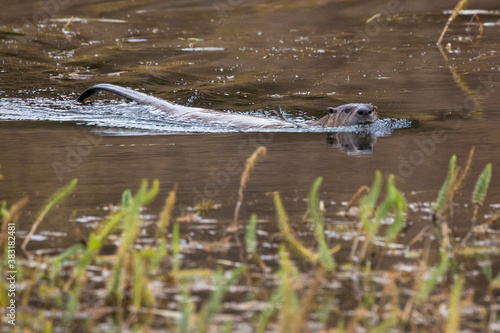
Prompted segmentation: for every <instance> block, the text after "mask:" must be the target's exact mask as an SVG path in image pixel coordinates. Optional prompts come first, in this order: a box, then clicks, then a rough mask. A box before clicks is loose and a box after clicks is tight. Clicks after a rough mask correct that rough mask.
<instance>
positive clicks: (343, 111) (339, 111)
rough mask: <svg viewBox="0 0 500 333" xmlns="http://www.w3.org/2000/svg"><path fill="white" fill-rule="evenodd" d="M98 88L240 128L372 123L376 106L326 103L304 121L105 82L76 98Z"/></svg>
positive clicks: (178, 114) (191, 117)
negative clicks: (184, 101) (320, 113)
mask: <svg viewBox="0 0 500 333" xmlns="http://www.w3.org/2000/svg"><path fill="white" fill-rule="evenodd" d="M100 91H107V92H110V93H113V94H115V95H118V96H121V97H124V98H125V99H127V100H130V101H134V102H136V103H138V104H143V105H150V106H152V107H154V108H157V109H159V110H162V111H164V112H166V113H168V114H169V115H172V116H174V117H176V118H179V119H182V120H198V121H203V122H208V123H211V124H218V125H223V126H234V127H239V128H301V127H306V126H321V127H338V126H347V125H355V124H364V123H371V122H373V121H375V120H376V119H377V118H378V115H377V107H376V106H373V105H371V104H363V103H351V104H345V105H341V106H338V107H336V108H333V107H329V108H328V109H327V115H326V116H324V117H323V118H321V119H319V120H317V121H310V122H308V123H307V125H306V124H297V123H294V122H291V121H287V120H279V119H270V118H264V117H258V116H252V115H246V114H238V113H226V112H221V111H214V110H207V109H202V108H196V107H188V106H183V105H178V104H174V103H170V102H167V101H165V100H162V99H160V98H156V97H153V96H149V95H146V94H144V93H141V92H138V91H135V90H131V89H127V88H123V87H120V86H115V85H113V84H106V83H102V84H96V85H94V86H92V87H90V88H88V89H87V90H85V91H84V92H83V93H82V94H81V95H80V97H78V99H77V102H80V103H81V102H83V101H84V100H85V99H86V98H87V97H90V96H92V95H93V94H95V93H97V92H100Z"/></svg>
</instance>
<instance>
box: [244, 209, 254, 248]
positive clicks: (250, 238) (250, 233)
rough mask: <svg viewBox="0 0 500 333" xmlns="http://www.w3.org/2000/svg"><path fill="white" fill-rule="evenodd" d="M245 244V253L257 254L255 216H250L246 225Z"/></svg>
mask: <svg viewBox="0 0 500 333" xmlns="http://www.w3.org/2000/svg"><path fill="white" fill-rule="evenodd" d="M245 244H246V245H247V252H248V253H251V254H254V255H255V254H256V252H257V215H256V214H252V216H251V217H250V222H249V223H248V226H247V229H246V232H245Z"/></svg>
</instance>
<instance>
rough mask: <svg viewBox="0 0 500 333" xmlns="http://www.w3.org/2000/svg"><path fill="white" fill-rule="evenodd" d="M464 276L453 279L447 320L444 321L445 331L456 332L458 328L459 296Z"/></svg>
mask: <svg viewBox="0 0 500 333" xmlns="http://www.w3.org/2000/svg"><path fill="white" fill-rule="evenodd" d="M464 282H465V278H464V276H459V277H458V278H457V279H455V283H454V284H453V288H452V289H451V295H450V303H449V305H448V322H447V323H446V333H456V332H458V331H459V330H460V298H461V295H462V288H463V286H464Z"/></svg>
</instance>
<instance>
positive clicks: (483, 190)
mask: <svg viewBox="0 0 500 333" xmlns="http://www.w3.org/2000/svg"><path fill="white" fill-rule="evenodd" d="M471 159H472V153H471V154H470V158H469V160H468V162H467V163H466V167H465V168H463V169H462V170H461V171H460V170H459V168H458V167H457V164H456V157H452V158H451V160H450V163H449V168H448V172H447V175H446V180H445V181H444V183H443V186H442V188H441V190H440V191H439V195H438V197H437V200H436V203H435V205H434V206H433V207H434V214H433V216H434V217H435V221H438V222H439V223H441V224H442V225H448V224H449V223H451V221H452V218H453V216H452V214H451V211H452V209H451V207H452V206H453V205H454V202H455V201H457V200H459V198H460V196H459V194H460V191H458V189H459V188H461V187H462V186H463V184H464V183H465V180H466V178H467V177H466V176H467V174H468V173H469V170H470V166H471ZM491 179H492V166H491V164H488V165H487V166H486V167H485V168H484V170H483V171H482V172H481V174H480V175H479V177H478V179H477V181H476V183H475V186H474V190H473V193H472V196H471V199H470V202H471V203H472V207H473V208H474V213H473V216H474V219H476V220H478V221H477V222H478V223H477V226H483V228H487V227H489V226H490V223H486V222H484V221H482V219H481V216H479V214H478V212H477V210H478V209H479V207H483V206H484V207H483V208H482V209H486V208H485V207H486V206H485V205H484V203H485V200H486V195H487V192H488V188H489V185H490V182H491ZM322 182H323V179H322V178H321V177H319V178H317V179H316V181H315V182H314V183H313V185H312V187H311V189H310V191H309V194H308V204H307V206H304V210H307V212H308V213H309V217H310V219H309V221H310V224H304V223H302V224H300V223H294V226H295V227H294V229H292V227H291V224H292V223H293V222H295V221H294V219H295V217H294V216H289V215H288V214H287V212H286V210H285V206H284V203H283V202H282V200H281V196H280V195H279V193H278V192H274V193H273V201H274V209H275V213H276V218H275V220H272V221H276V222H277V226H276V229H278V230H279V232H280V237H277V238H276V237H275V236H274V235H273V236H271V235H269V234H268V232H267V231H264V230H259V229H261V228H263V227H264V226H265V227H266V228H269V227H270V224H269V223H268V224H265V225H264V224H261V223H258V222H260V221H262V220H259V221H258V220H257V216H256V215H255V214H253V215H252V216H251V217H250V220H249V223H248V225H247V226H246V232H245V242H244V244H239V243H238V242H236V241H234V240H230V239H229V240H228V239H226V238H223V242H226V243H229V244H230V246H229V248H230V250H229V251H228V254H229V257H228V256H227V254H226V253H219V254H215V256H219V257H218V258H217V257H216V258H215V260H213V263H223V265H224V266H223V265H218V264H210V265H208V264H207V266H209V267H210V268H198V267H194V268H193V265H192V262H191V261H190V260H189V258H190V256H189V255H192V253H191V254H190V251H192V248H190V247H189V244H188V242H189V238H190V237H192V234H193V233H194V232H193V231H186V229H189V225H185V224H183V225H181V224H180V223H179V222H176V223H172V224H171V223H170V220H171V219H172V214H173V208H174V205H175V199H176V191H177V188H176V187H174V189H173V190H172V191H171V192H170V193H169V195H168V197H167V198H166V199H165V201H164V206H163V208H162V209H161V210H160V211H159V214H158V219H157V224H156V230H153V233H152V234H153V235H154V237H153V238H152V241H151V242H150V243H149V245H143V244H141V246H139V244H138V240H139V231H140V230H141V229H142V227H143V225H144V224H143V221H142V218H141V213H140V212H141V211H142V210H144V209H145V208H146V207H147V206H148V205H149V204H150V203H151V202H153V200H154V199H155V198H156V197H157V195H158V193H159V183H158V182H157V181H153V183H152V184H149V183H148V182H147V181H146V180H144V181H142V183H141V185H140V186H139V188H138V190H137V191H136V192H135V193H133V192H132V191H130V190H126V191H124V193H123V195H122V198H121V203H120V205H119V206H117V209H116V210H114V211H113V212H112V213H111V214H110V216H108V217H107V218H106V219H105V220H103V221H102V223H101V225H100V226H99V228H97V229H96V230H94V231H93V232H91V233H90V235H89V236H88V238H87V239H86V242H85V243H84V244H75V245H73V246H71V247H69V248H68V249H67V250H66V251H64V252H63V253H61V254H59V255H57V256H53V257H44V256H38V257H37V258H36V260H30V259H22V258H20V259H19V262H18V265H17V267H16V269H17V271H18V274H17V278H18V285H19V290H18V292H19V293H20V294H19V296H20V297H19V298H18V299H19V300H20V306H21V307H22V309H23V310H24V309H27V310H29V311H20V312H23V314H22V316H20V317H19V318H20V319H19V322H18V324H19V325H18V327H19V329H21V330H23V331H46V332H49V331H56V330H57V331H72V330H73V328H74V327H79V328H80V329H81V330H82V331H87V332H94V331H102V329H101V327H102V326H100V325H102V324H103V323H106V325H108V326H106V327H107V330H108V331H137V332H147V331H154V330H157V329H158V328H159V327H160V328H161V329H170V330H172V331H178V332H186V333H187V332H210V331H218V332H219V331H220V332H230V331H237V330H238V327H240V326H238V325H241V322H246V324H247V325H251V326H250V327H251V329H252V330H254V331H256V332H267V331H279V332H292V333H294V332H304V331H307V330H312V329H311V327H313V328H314V330H318V331H321V330H323V331H336V332H359V331H370V332H391V331H393V332H401V331H409V332H410V331H411V332H417V331H429V332H430V331H444V332H450V333H451V332H458V331H460V329H463V328H464V327H466V326H467V325H469V323H468V322H467V320H466V319H464V318H463V316H464V312H463V311H462V310H461V309H462V306H461V305H462V304H463V302H464V298H465V290H467V289H470V288H472V287H473V286H474V285H473V284H472V283H473V281H470V280H469V279H470V276H471V275H470V274H469V271H468V269H469V267H470V265H471V263H476V264H477V265H478V266H480V267H481V269H477V272H482V274H483V275H484V277H485V280H486V281H488V283H489V285H488V286H487V288H486V285H485V288H486V289H487V291H486V293H487V294H488V295H489V297H490V298H489V300H490V304H489V306H490V307H489V308H488V309H489V310H488V311H486V310H485V311H482V312H478V313H481V315H482V314H484V316H488V317H480V316H481V315H477V316H476V317H475V319H474V320H475V321H474V322H477V323H478V324H477V327H479V330H480V331H487V329H488V325H493V324H494V323H495V320H496V319H495V318H496V310H495V309H496V307H497V305H496V298H495V296H494V295H495V292H496V291H497V290H499V289H500V282H499V281H500V278H499V277H500V274H499V273H498V272H497V271H495V269H496V265H491V262H492V261H493V260H498V257H499V256H500V252H498V249H496V247H486V246H484V245H481V246H478V245H477V244H476V243H475V241H472V242H469V238H467V237H464V239H463V240H462V243H461V247H455V248H450V247H449V246H444V244H445V243H444V242H443V238H445V237H446V238H449V236H448V232H447V231H446V230H444V228H443V227H441V228H437V229H436V230H435V231H433V230H432V229H425V223H420V224H418V223H415V224H414V225H413V226H414V227H415V228H422V230H425V232H422V236H421V237H422V239H423V240H424V244H423V246H421V247H416V248H413V249H411V251H410V248H409V247H410V246H408V245H406V244H404V243H402V241H403V240H404V237H403V236H404V234H403V232H404V231H405V230H406V229H405V228H406V227H407V223H408V220H409V213H408V203H407V200H406V198H405V196H404V195H403V193H402V192H400V191H399V190H398V189H397V187H396V185H395V183H394V177H393V176H389V177H388V178H387V179H386V180H385V181H384V179H383V177H382V173H381V172H380V171H376V172H375V175H374V180H373V183H372V185H371V187H370V188H368V187H366V189H368V190H363V191H361V192H359V193H360V194H359V195H357V196H355V198H356V200H351V201H353V202H352V203H351V204H352V205H353V206H354V205H355V204H356V202H355V201H357V205H358V216H357V218H356V220H355V221H353V222H352V223H353V224H355V226H354V227H352V228H351V229H349V230H348V232H347V234H350V235H353V236H352V238H350V239H349V238H347V240H343V239H341V238H342V232H338V231H336V230H337V229H336V227H337V226H336V223H337V222H338V218H337V217H336V216H337V215H335V214H334V212H332V211H328V210H324V209H323V207H322V205H321V201H320V188H321V185H322ZM74 185H76V182H75V183H74V184H73V183H70V184H69V185H67V186H65V187H63V188H62V189H61V190H60V191H58V192H57V193H56V195H54V196H52V197H51V200H49V201H48V203H50V202H56V201H57V202H62V200H63V199H64V197H66V196H67V195H68V194H69V193H70V192H71V191H73V190H74ZM384 185H385V195H382V193H383V191H382V190H383V189H384ZM362 192H365V193H366V194H365V195H362V196H361V193H362ZM323 195H324V194H322V196H323ZM328 195H329V194H328ZM328 195H326V196H325V197H328ZM27 201H28V199H27V198H23V199H22V200H20V201H19V202H18V203H16V204H14V205H12V206H11V207H8V206H7V204H6V203H5V202H4V203H2V206H1V207H0V217H1V219H2V230H4V228H5V225H7V224H8V223H14V222H15V221H16V220H17V219H18V218H19V216H20V212H21V210H22V208H23V206H24V205H25V204H26V202H27ZM47 207H49V206H48V204H47V206H45V208H47ZM54 207H55V205H54V204H51V205H50V208H52V209H53V208H54ZM45 208H44V209H42V210H41V211H42V212H43V214H45V215H47V214H48V213H50V209H48V208H47V209H45ZM43 216H44V215H42V219H43ZM272 221H270V222H272ZM181 226H182V227H181ZM476 229H477V228H476V226H474V225H471V230H470V231H469V234H470V235H473V236H475V235H476V233H478V232H479V231H478V230H476ZM327 231H328V232H327ZM327 235H328V237H327ZM487 235H488V237H490V238H491V239H492V240H496V238H497V236H495V235H496V234H495V233H494V232H493V230H492V231H491V232H490V233H489V234H487ZM111 236H113V237H111ZM5 237H6V236H5V234H3V233H2V235H0V242H1V244H2V248H1V249H0V251H1V254H2V260H1V261H0V266H1V267H0V268H2V269H3V270H4V269H5V267H6V266H5V259H6V254H5V253H6V244H7V243H6V238H5ZM221 237H225V235H223V236H221ZM470 237H472V236H470ZM483 237H485V236H483ZM435 238H438V239H440V240H439V241H438V242H436V241H433V239H435ZM112 239H116V240H118V241H117V242H114V243H113V242H112ZM276 239H280V240H281V241H280V244H278V243H276V241H275V240H276ZM184 240H186V241H184ZM112 244H117V245H115V250H114V251H112V252H111V253H103V251H102V250H103V248H104V246H108V247H109V246H111V245H112ZM412 244H414V243H412ZM243 246H244V247H245V248H244V249H241V248H240V247H243ZM405 246H406V247H405ZM411 246H413V245H411ZM339 247H343V248H341V249H340V250H339ZM394 247H395V248H400V249H403V250H401V251H400V253H398V252H397V251H392V252H391V248H394ZM437 248H439V251H438V252H437V251H434V249H437ZM349 249H350V254H351V256H350V257H349V256H348V254H347V252H348V250H349ZM242 250H244V251H246V253H247V254H248V255H249V256H250V257H251V258H253V259H254V260H253V261H249V262H250V264H248V265H245V264H243V263H242V262H238V261H237V260H229V259H227V258H232V257H230V256H231V255H234V254H235V253H238V252H241V251H242ZM198 251H200V252H199V253H202V255H203V256H206V258H207V259H208V258H209V257H210V256H211V255H212V254H210V255H209V252H210V251H208V250H207V249H205V250H198ZM436 252H437V254H436ZM334 253H335V256H334ZM342 254H343V256H342ZM272 256H276V259H270V258H272ZM349 259H351V260H349ZM375 259H378V260H375ZM211 260H212V259H210V260H207V263H208V261H211ZM201 261H203V260H201ZM395 263H396V264H395ZM397 264H402V265H404V266H409V267H412V269H411V270H401V269H399V268H398V266H397ZM227 265H230V266H232V267H231V268H230V269H228V268H227ZM485 265H489V267H483V266H485ZM96 268H97V269H98V270H100V271H101V272H102V277H105V279H104V281H103V282H102V283H101V284H102V285H101V286H99V282H97V283H96V282H95V281H93V279H92V278H91V276H92V275H91V274H94V273H93V272H95V271H96ZM242 276H245V277H246V283H243V282H242V281H241V280H243V279H242V278H241V277H242ZM249 281H250V282H249ZM104 283H105V285H104ZM200 286H208V287H207V288H206V289H204V290H203V291H202V292H201V293H200V292H199V291H198V288H199V287H200ZM8 287H9V286H8V284H7V283H6V282H5V281H1V282H0V305H1V306H2V307H5V306H6V305H7V304H8V302H9V300H8V298H7V297H6V295H7V293H6V292H7V290H8ZM96 288H98V289H99V290H100V292H99V293H96V292H95V289H96ZM476 291H477V292H478V294H480V293H481V292H482V291H481V290H479V289H478V290H476ZM481 295H482V294H481ZM468 302H469V303H470V302H472V301H471V300H469V301H468ZM478 306H479V305H478ZM44 307H50V308H51V309H52V310H51V311H52V312H51V313H54V315H53V316H52V317H51V318H49V319H48V320H45V315H46V314H47V313H48V312H47V311H45V309H44ZM240 307H241V308H243V309H245V308H246V309H247V310H236V308H240ZM438 308H439V309H440V313H444V312H443V311H445V312H446V315H440V316H437V315H434V314H435V313H437V310H436V309H438ZM238 311H240V312H238ZM465 315H467V314H465ZM478 316H479V317H478ZM84 318H86V319H84ZM492 323H493V324H492ZM467 327H469V326H467ZM477 327H476V328H477ZM490 327H492V326H490Z"/></svg>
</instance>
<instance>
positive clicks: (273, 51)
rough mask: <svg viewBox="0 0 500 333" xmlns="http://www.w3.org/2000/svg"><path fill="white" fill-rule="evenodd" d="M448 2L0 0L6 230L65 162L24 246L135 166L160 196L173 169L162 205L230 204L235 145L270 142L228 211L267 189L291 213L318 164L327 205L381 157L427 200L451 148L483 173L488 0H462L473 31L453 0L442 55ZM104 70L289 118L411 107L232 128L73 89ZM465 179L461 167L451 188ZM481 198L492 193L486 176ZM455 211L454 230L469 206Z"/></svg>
mask: <svg viewBox="0 0 500 333" xmlns="http://www.w3.org/2000/svg"><path fill="white" fill-rule="evenodd" d="M455 2H456V1H441V2H436V1H418V2H415V1H400V2H398V1H395V2H394V1H389V2H388V1H299V0H297V1H274V2H271V1H252V2H241V1H214V2H206V1H198V0H193V1H182V2H179V1H155V0H153V1H139V2H137V1H136V2H126V1H122V2H107V1H91V2H89V1H71V2H67V1H59V2H50V4H49V2H47V3H46V4H45V3H44V1H41V2H36V4H35V2H30V1H22V2H6V1H4V2H3V3H2V9H3V10H2V12H1V13H0V55H1V57H0V66H1V67H0V119H2V121H1V122H0V128H1V130H0V163H1V173H2V174H3V175H4V178H5V179H4V180H2V181H1V183H0V188H1V193H2V199H5V200H7V201H9V202H14V201H15V200H16V199H19V198H20V197H21V196H23V195H25V194H27V195H29V196H30V198H31V200H30V204H29V206H28V209H27V211H26V212H25V213H24V215H23V216H22V218H21V221H20V226H19V230H18V235H19V236H20V237H23V234H24V235H25V234H26V232H27V231H28V230H29V228H30V226H31V224H32V223H33V217H34V216H35V214H36V212H37V211H38V209H40V207H41V205H42V204H43V202H44V200H45V199H46V198H47V197H48V196H49V195H50V194H51V193H53V192H54V191H55V190H56V189H58V188H59V187H61V186H62V185H64V184H66V183H67V182H69V181H70V180H71V179H72V178H75V177H76V178H78V179H79V184H78V188H77V190H76V192H75V193H74V195H73V196H72V197H71V198H69V199H68V200H67V201H66V202H65V203H64V204H63V205H62V206H61V207H60V208H59V209H57V210H55V211H54V212H53V213H52V214H51V215H50V216H49V218H48V219H47V220H46V221H44V223H43V225H42V226H41V227H40V229H39V231H38V232H37V235H38V237H36V238H34V239H33V240H32V242H31V243H30V247H31V248H33V249H39V248H54V246H55V247H58V248H65V247H67V246H69V245H71V244H72V243H73V242H74V239H75V238H74V226H73V224H72V223H70V222H71V221H76V223H79V222H83V225H88V226H89V227H92V226H93V225H92V223H91V222H92V221H95V220H99V218H100V217H102V216H105V215H106V210H105V208H106V207H107V205H109V204H111V203H117V202H119V200H120V195H121V193H122V191H123V190H124V189H126V188H131V189H135V188H137V187H138V185H139V183H140V179H142V178H148V179H150V180H152V179H154V178H157V179H159V180H160V183H161V185H162V193H161V194H162V195H163V197H164V196H165V195H166V194H167V193H168V191H169V190H170V189H171V188H172V187H173V186H174V183H176V184H178V188H179V198H178V206H177V208H176V209H177V211H176V214H177V215H178V214H181V213H182V211H183V209H186V207H189V206H193V205H194V204H195V203H196V202H197V201H199V200H203V199H205V200H207V199H210V200H214V201H215V202H217V203H220V204H221V205H222V206H221V209H220V210H218V211H216V212H214V213H211V214H210V215H209V218H210V219H212V220H216V221H220V222H221V223H222V222H224V221H226V222H227V221H230V220H231V218H232V212H233V209H234V205H235V203H236V198H237V190H238V186H239V177H240V172H241V170H242V167H243V165H244V161H245V159H246V158H247V157H248V155H249V154H251V153H252V152H253V150H254V149H255V148H256V147H258V146H259V145H264V146H266V147H267V148H268V153H267V157H266V159H265V160H264V161H263V162H262V163H260V164H258V166H257V167H256V169H255V170H254V172H253V173H252V176H251V181H250V183H249V185H248V188H247V191H246V198H245V202H244V204H243V207H242V211H241V214H240V216H241V218H242V219H247V218H248V217H249V216H250V214H251V213H254V212H255V213H257V214H258V215H259V217H260V218H263V219H271V220H272V218H273V216H274V210H273V204H272V199H271V197H270V196H268V194H267V193H268V192H270V191H275V190H277V191H280V193H281V194H282V196H283V199H284V204H285V206H286V208H287V209H288V211H289V213H290V214H291V215H292V216H301V215H302V214H303V213H304V211H305V210H306V208H307V207H306V202H305V201H304V200H303V199H304V198H305V197H307V193H308V191H309V189H310V186H311V184H312V182H313V181H314V180H315V179H316V178H317V177H318V176H323V177H324V183H323V185H322V193H321V198H322V199H323V200H324V201H325V203H326V209H327V216H328V214H330V218H331V219H332V220H331V221H334V220H335V218H336V217H335V213H334V212H335V211H336V209H338V207H340V205H341V203H342V202H345V201H348V200H349V198H350V197H351V196H352V194H353V193H354V192H355V191H356V189H357V188H359V187H360V186H361V185H364V184H367V185H368V184H370V183H371V181H372V179H373V174H374V171H375V170H376V169H379V170H381V171H382V172H383V173H384V174H386V175H387V174H389V173H394V174H395V175H396V181H397V182H396V183H397V186H398V187H399V188H400V189H401V190H402V191H403V192H404V193H406V194H407V196H408V199H409V201H410V202H412V201H413V202H420V201H423V202H427V201H432V200H434V199H435V197H436V195H437V192H438V189H439V188H440V186H441V185H442V183H443V180H444V177H445V173H446V167H447V164H448V161H449V158H450V156H451V155H452V154H457V155H458V159H459V161H461V162H462V163H463V162H464V160H465V159H466V157H467V154H468V152H469V150H470V148H471V147H472V146H476V158H475V160H474V164H473V165H472V177H471V178H473V179H475V178H476V177H477V175H478V174H479V172H480V171H481V170H482V168H483V166H484V165H485V163H487V162H492V163H493V174H494V175H495V174H496V170H497V168H498V167H499V166H500V156H499V155H498V154H497V152H498V151H500V139H499V138H498V130H497V127H498V124H497V123H498V121H500V114H499V113H498V111H499V107H498V105H500V94H499V93H498V91H499V90H500V55H499V52H500V33H499V30H500V29H499V26H500V24H499V22H500V13H499V12H498V3H497V1H475V2H473V3H472V4H471V6H474V9H482V10H484V12H483V13H480V15H479V17H480V20H481V22H482V24H483V26H484V32H483V33H482V35H481V36H480V38H479V37H478V33H479V26H478V24H477V21H474V20H473V21H471V15H470V14H468V15H460V16H459V18H458V19H457V20H456V21H455V22H453V23H452V25H451V29H450V31H449V32H448V34H447V35H446V36H445V39H444V44H447V43H448V42H449V43H450V44H451V47H450V49H449V50H446V49H445V50H444V55H443V54H442V53H441V52H440V51H439V49H438V48H437V47H436V45H435V43H436V40H437V38H438V37H439V33H440V31H441V29H442V27H443V26H444V23H445V22H446V20H447V17H448V15H449V13H445V11H446V10H449V9H451V8H453V6H454V5H455ZM395 4H396V5H395ZM376 13H381V15H377V16H374V14H376ZM72 16H74V17H75V19H74V20H73V21H72V22H71V23H70V24H69V25H68V26H67V27H65V25H66V23H67V22H68V20H69V19H70V17H72ZM369 19H370V20H369ZM367 20H368V23H367ZM470 22H472V23H470ZM103 82H106V83H113V84H117V85H121V86H125V87H130V88H133V89H137V90H140V91H143V92H146V93H150V94H153V95H155V96H157V97H161V98H164V99H167V100H170V101H174V102H176V103H179V104H183V105H190V106H198V107H205V108H212V109H216V110H221V111H231V112H246V113H251V114H257V115H262V116H276V117H285V118H287V119H294V120H297V121H304V120H309V119H317V118H319V117H321V116H322V115H323V114H324V112H325V109H326V107H327V106H337V105H340V104H344V103H346V102H363V103H369V102H371V103H373V104H374V105H377V106H378V107H379V110H380V111H379V114H380V116H381V118H390V119H412V123H411V126H400V127H401V128H395V129H391V130H390V131H388V132H387V133H383V135H373V137H372V136H371V134H370V137H369V138H367V137H366V135H363V134H362V135H357V136H356V135H353V136H349V135H347V136H346V135H345V134H339V133H333V134H331V135H328V134H327V133H312V132H306V133H299V132H276V133H274V132H270V133H269V132H268V133H237V132H233V131H228V130H224V129H217V128H215V129H214V128H210V127H203V126H199V125H193V124H179V123H176V122H175V120H172V119H165V116H164V115H162V114H158V113H157V112H155V111H154V110H151V109H148V108H144V107H141V106H138V105H136V104H133V103H132V104H129V103H125V102H123V101H121V100H117V99H116V98H115V97H113V96H111V95H106V94H103V95H101V96H100V97H98V98H97V99H94V100H95V103H94V104H86V105H75V104H74V103H72V102H71V101H72V100H74V99H76V97H77V96H78V94H79V93H80V92H82V91H83V90H84V89H85V88H87V87H89V86H91V85H92V84H95V83H103ZM193 126H195V127H193ZM196 126H198V127H196ZM192 132H196V133H192ZM340 136H342V137H340ZM471 189H472V183H471V182H469V184H468V186H466V188H465V190H464V193H465V194H464V196H465V197H468V196H469V194H468V193H470V191H471ZM160 197H161V196H160ZM487 200H488V203H498V202H500V184H499V183H498V182H497V181H496V178H495V177H494V178H493V182H492V186H491V188H490V191H489V193H488V198H487ZM159 201H161V200H159ZM160 207H161V202H157V203H156V204H155V205H153V208H152V209H151V212H147V213H151V214H156V213H157V212H158V211H159V209H160ZM486 210H487V209H486ZM486 210H485V211H486ZM456 223H457V224H456V227H457V228H458V229H460V228H463V229H466V228H467V227H468V223H469V217H467V216H464V217H463V218H462V217H460V216H458V217H456ZM195 226H196V224H195ZM416 232H418V228H416V229H415V231H414V232H413V234H415V233H416ZM409 234H410V236H411V235H412V231H411V230H410V231H409Z"/></svg>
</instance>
